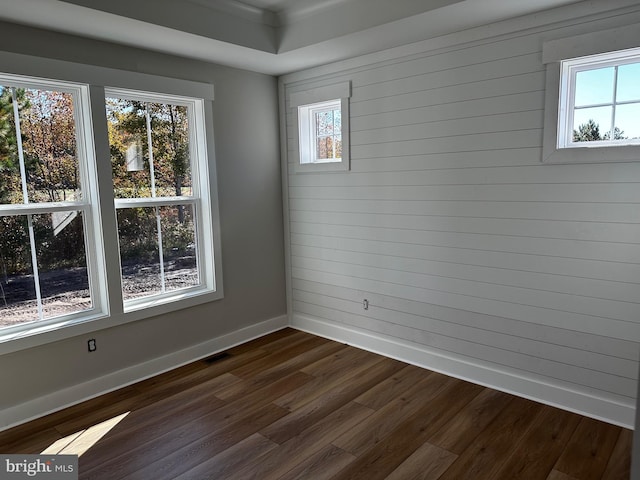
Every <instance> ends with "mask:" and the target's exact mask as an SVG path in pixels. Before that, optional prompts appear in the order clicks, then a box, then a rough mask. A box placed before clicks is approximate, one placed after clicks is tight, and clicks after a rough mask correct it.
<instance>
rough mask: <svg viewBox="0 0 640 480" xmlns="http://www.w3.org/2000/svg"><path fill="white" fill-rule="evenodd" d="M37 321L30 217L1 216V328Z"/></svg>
mask: <svg viewBox="0 0 640 480" xmlns="http://www.w3.org/2000/svg"><path fill="white" fill-rule="evenodd" d="M37 319H38V304H37V300H36V288H35V282H34V278H33V268H32V265H31V248H30V246H29V233H28V227H27V217H26V216H23V215H21V216H15V217H0V328H2V327H7V326H10V325H18V324H21V323H26V322H32V321H35V320H37Z"/></svg>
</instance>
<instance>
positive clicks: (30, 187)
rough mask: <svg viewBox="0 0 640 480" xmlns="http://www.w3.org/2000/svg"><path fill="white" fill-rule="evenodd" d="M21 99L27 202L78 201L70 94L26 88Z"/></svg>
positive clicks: (76, 158) (78, 191)
mask: <svg viewBox="0 0 640 480" xmlns="http://www.w3.org/2000/svg"><path fill="white" fill-rule="evenodd" d="M22 102H23V103H22V108H21V109H20V115H19V117H20V130H21V135H22V147H23V150H24V162H25V169H26V174H27V191H28V192H29V201H30V202H33V203H38V202H61V201H74V200H79V199H80V187H79V185H80V183H79V182H80V179H79V178H80V175H79V170H78V156H77V152H76V129H75V119H74V108H73V97H72V96H71V94H68V93H62V92H55V91H50V90H37V89H25V90H24V97H23V100H22ZM19 104H20V100H19Z"/></svg>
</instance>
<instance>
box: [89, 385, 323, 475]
mask: <svg viewBox="0 0 640 480" xmlns="http://www.w3.org/2000/svg"><path fill="white" fill-rule="evenodd" d="M310 378H311V377H309V376H308V375H306V374H304V373H302V372H296V373H294V374H292V375H289V376H287V377H284V378H282V379H280V380H279V381H277V382H274V383H273V384H272V385H269V386H267V387H265V388H262V389H259V390H256V391H255V392H253V393H252V394H250V395H247V396H246V397H245V398H243V399H241V400H238V401H236V402H230V403H226V402H222V401H221V400H219V399H216V400H217V402H222V405H221V406H217V405H216V408H213V409H211V411H210V412H208V413H206V414H205V415H202V416H198V417H197V418H195V419H192V420H191V421H188V422H184V421H180V420H181V419H182V417H181V416H180V415H178V416H176V420H177V421H178V424H177V425H174V424H172V423H171V422H172V421H173V419H165V421H163V422H162V423H161V424H160V425H159V426H158V428H162V431H161V432H158V433H156V434H155V435H153V436H150V437H149V436H148V435H147V434H146V432H142V433H140V434H139V435H137V436H135V437H132V438H128V439H126V440H121V441H120V443H119V445H118V446H117V447H114V448H112V449H111V450H112V451H114V450H115V451H117V452H118V454H119V455H118V456H117V457H116V458H115V459H113V458H109V459H105V458H104V457H103V456H102V455H101V454H97V455H92V453H93V452H91V451H90V452H88V455H87V458H85V457H83V458H82V459H81V465H82V466H83V468H84V469H85V470H89V471H91V470H93V469H100V470H101V471H104V468H103V467H104V464H105V463H106V461H107V460H110V461H112V462H116V460H117V461H118V462H120V459H121V458H122V457H131V456H132V453H134V454H135V456H136V457H145V458H147V459H148V461H150V462H152V461H156V460H161V459H163V458H166V457H167V456H168V455H170V454H171V453H173V452H174V451H175V450H176V444H177V445H179V446H187V447H188V446H190V445H192V444H193V443H194V442H198V441H199V440H201V439H203V438H206V437H208V436H210V434H211V433H215V432H219V431H220V430H222V429H224V428H227V427H228V426H229V425H234V424H235V423H236V422H242V420H243V418H250V416H251V415H254V414H255V413H256V412H259V411H260V410H261V409H268V408H269V407H274V408H273V409H271V410H275V411H276V413H278V415H276V416H277V418H280V417H282V416H283V415H282V414H280V411H284V412H287V411H286V410H284V409H281V408H280V407H277V409H276V408H275V407H276V406H275V405H270V402H271V400H272V399H273V398H277V397H278V396H280V395H281V394H282V393H284V392H286V391H287V390H288V389H293V388H295V387H296V386H298V385H301V384H302V383H304V382H306V381H308V380H309V379H310ZM275 420H276V418H274V419H273V420H272V422H268V423H266V424H265V425H268V424H270V423H273V421H275ZM260 425H261V427H260V428H263V427H264V426H265V425H263V424H260ZM250 433H251V434H252V433H255V432H254V431H251V432H250ZM225 448H226V447H225ZM123 450H124V451H123ZM121 468H122V469H123V470H126V469H128V468H129V469H130V467H129V466H128V465H123V466H122V467H121ZM150 478H153V477H150Z"/></svg>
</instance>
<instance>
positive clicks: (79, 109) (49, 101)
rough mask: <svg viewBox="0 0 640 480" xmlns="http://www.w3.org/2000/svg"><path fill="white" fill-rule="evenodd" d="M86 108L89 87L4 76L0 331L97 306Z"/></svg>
mask: <svg viewBox="0 0 640 480" xmlns="http://www.w3.org/2000/svg"><path fill="white" fill-rule="evenodd" d="M86 106H87V104H86V89H84V88H83V87H81V86H77V85H70V84H65V83H61V82H45V81H36V80H29V79H24V78H19V77H12V76H0V328H7V327H11V326H22V325H25V324H29V323H32V322H38V321H39V322H43V321H48V320H50V319H54V318H56V317H61V316H66V317H74V316H75V317H78V316H79V315H82V314H86V313H87V312H90V311H92V310H93V309H94V308H95V307H96V305H95V302H96V297H95V296H94V295H93V293H92V291H93V289H94V288H95V287H96V283H97V282H96V281H91V279H92V275H93V274H95V273H96V272H95V271H94V268H93V267H94V265H95V256H96V245H95V242H94V241H93V240H92V238H93V236H94V233H95V232H94V231H93V227H92V225H93V221H92V219H93V208H92V198H93V194H94V192H93V191H92V182H91V177H92V176H93V169H92V166H93V163H94V162H93V159H92V158H90V148H88V146H89V145H88V142H90V138H91V135H90V132H88V131H87V129H86V126H85V124H84V122H82V115H83V112H84V111H86ZM87 139H89V140H87Z"/></svg>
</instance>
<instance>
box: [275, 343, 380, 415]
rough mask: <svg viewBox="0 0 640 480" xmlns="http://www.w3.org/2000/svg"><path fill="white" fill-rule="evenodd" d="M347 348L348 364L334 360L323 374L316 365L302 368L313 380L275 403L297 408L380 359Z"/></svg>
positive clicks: (357, 374)
mask: <svg viewBox="0 0 640 480" xmlns="http://www.w3.org/2000/svg"><path fill="white" fill-rule="evenodd" d="M347 349H349V352H350V355H349V357H348V360H347V361H348V362H349V365H344V364H343V362H341V361H335V362H333V363H332V365H331V369H330V370H329V371H327V372H326V373H324V374H323V373H321V372H320V370H319V368H318V367H317V366H316V367H314V368H313V369H312V370H311V371H310V370H308V369H307V368H305V369H303V370H302V371H303V372H305V373H308V374H310V375H313V380H311V381H310V382H309V383H306V384H305V385H303V386H302V387H300V388H298V389H296V390H294V391H292V392H290V393H288V394H287V395H283V396H282V397H280V398H279V399H277V400H276V401H275V403H276V405H280V406H281V407H283V408H287V409H289V410H291V411H293V410H297V409H299V408H301V407H303V406H304V405H306V404H307V403H309V402H311V401H313V400H315V399H316V398H318V397H319V396H321V395H323V394H325V393H326V392H328V391H329V390H332V389H334V388H336V387H337V386H338V385H340V384H341V383H343V382H345V381H346V380H347V379H349V378H353V377H357V376H359V375H361V374H362V373H363V372H364V371H365V370H367V369H368V368H370V367H372V366H373V365H375V364H376V363H378V362H379V361H380V357H379V356H377V355H372V354H368V355H363V354H362V353H361V352H362V350H359V349H357V348H355V349H351V347H347Z"/></svg>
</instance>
